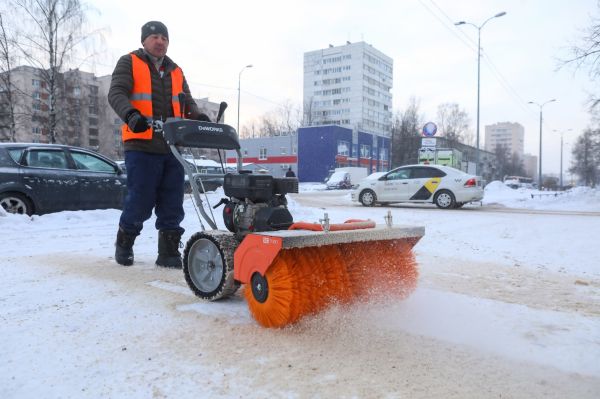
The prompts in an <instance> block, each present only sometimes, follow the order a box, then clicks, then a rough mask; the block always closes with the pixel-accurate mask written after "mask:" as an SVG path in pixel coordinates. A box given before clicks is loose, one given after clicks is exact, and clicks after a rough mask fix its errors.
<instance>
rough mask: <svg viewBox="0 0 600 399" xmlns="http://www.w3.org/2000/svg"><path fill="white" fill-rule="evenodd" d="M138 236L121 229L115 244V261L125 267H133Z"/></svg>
mask: <svg viewBox="0 0 600 399" xmlns="http://www.w3.org/2000/svg"><path fill="white" fill-rule="evenodd" d="M135 237H137V234H130V233H127V232H126V231H125V230H123V229H122V228H120V227H119V231H118V232H117V241H116V242H115V260H116V261H117V263H118V264H120V265H123V266H131V265H133V243H134V241H135Z"/></svg>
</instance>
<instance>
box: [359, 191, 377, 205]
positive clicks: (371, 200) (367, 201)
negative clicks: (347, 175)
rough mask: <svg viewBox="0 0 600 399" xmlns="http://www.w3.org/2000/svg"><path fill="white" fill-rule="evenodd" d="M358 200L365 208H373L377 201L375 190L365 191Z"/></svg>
mask: <svg viewBox="0 0 600 399" xmlns="http://www.w3.org/2000/svg"><path fill="white" fill-rule="evenodd" d="M358 200H359V201H360V203H361V204H363V205H364V206H373V205H375V202H376V201H377V195H376V194H375V192H374V191H373V190H364V191H362V192H361V193H360V196H359V197H358Z"/></svg>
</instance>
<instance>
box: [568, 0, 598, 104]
mask: <svg viewBox="0 0 600 399" xmlns="http://www.w3.org/2000/svg"><path fill="white" fill-rule="evenodd" d="M596 11H597V12H598V11H600V1H599V2H598V3H597V6H596ZM562 65H574V66H575V68H576V69H580V68H584V69H587V70H588V72H589V75H590V78H591V79H592V80H594V81H596V82H597V81H598V79H600V16H598V15H596V16H595V17H592V18H591V21H590V25H589V26H588V27H587V28H585V30H584V31H583V37H581V39H580V43H579V44H578V45H574V46H571V47H570V57H568V58H566V59H563V60H561V66H562ZM590 100H591V108H594V107H596V106H597V105H598V104H600V97H598V95H597V94H596V93H593V94H591V96H590Z"/></svg>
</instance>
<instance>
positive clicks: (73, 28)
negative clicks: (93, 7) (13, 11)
mask: <svg viewBox="0 0 600 399" xmlns="http://www.w3.org/2000/svg"><path fill="white" fill-rule="evenodd" d="M14 3H15V4H16V5H17V7H18V8H19V9H20V10H21V11H22V14H23V17H24V20H23V24H22V26H25V27H27V28H26V30H24V31H23V32H22V33H21V34H20V35H19V37H20V39H19V41H18V42H17V46H18V47H19V49H20V51H21V53H22V54H23V56H24V57H25V58H26V59H27V61H28V62H29V63H30V64H31V65H32V66H35V67H37V68H39V69H40V70H41V71H42V79H43V80H44V82H45V83H46V85H45V86H46V90H47V92H48V95H49V110H48V112H49V118H48V126H47V130H48V132H49V136H50V142H51V143H56V142H57V137H58V136H59V135H60V134H59V132H58V129H57V126H58V122H59V118H60V110H59V108H58V107H57V104H58V99H59V97H60V96H61V95H62V93H61V90H60V89H61V88H60V82H61V79H60V72H61V71H62V70H63V69H64V68H65V66H66V65H67V62H68V61H69V60H70V58H71V57H72V56H73V55H74V54H75V53H76V51H77V50H78V48H80V47H81V46H82V45H83V43H84V42H85V41H86V39H87V38H88V37H89V34H85V33H83V31H82V27H83V26H84V23H85V10H84V7H83V6H82V3H81V2H80V1H79V0H14Z"/></svg>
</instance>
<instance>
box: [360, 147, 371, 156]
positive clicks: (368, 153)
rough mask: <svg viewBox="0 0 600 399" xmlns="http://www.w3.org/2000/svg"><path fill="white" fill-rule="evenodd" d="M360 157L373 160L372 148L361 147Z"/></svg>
mask: <svg viewBox="0 0 600 399" xmlns="http://www.w3.org/2000/svg"><path fill="white" fill-rule="evenodd" d="M360 157H361V158H371V146H370V145H366V144H361V145H360Z"/></svg>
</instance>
